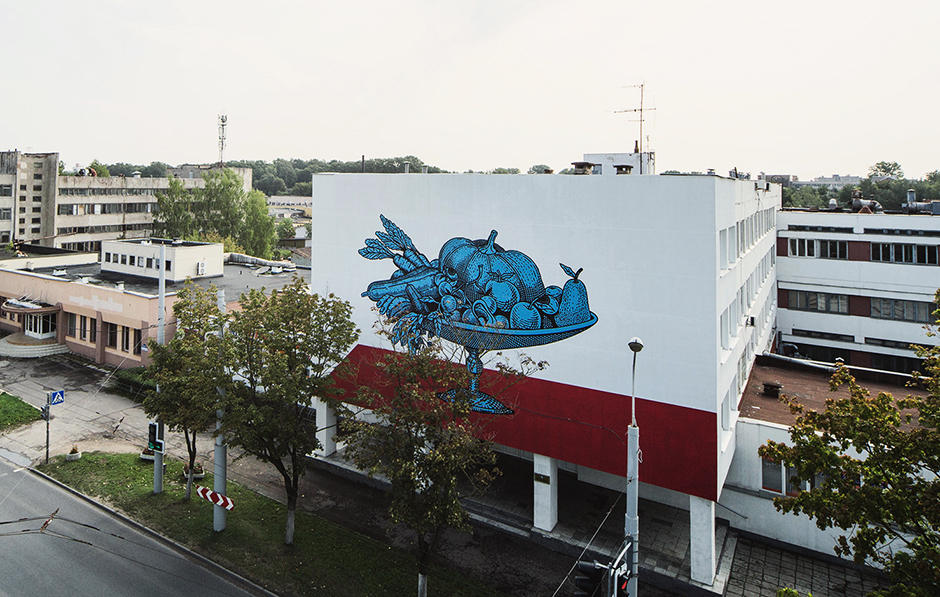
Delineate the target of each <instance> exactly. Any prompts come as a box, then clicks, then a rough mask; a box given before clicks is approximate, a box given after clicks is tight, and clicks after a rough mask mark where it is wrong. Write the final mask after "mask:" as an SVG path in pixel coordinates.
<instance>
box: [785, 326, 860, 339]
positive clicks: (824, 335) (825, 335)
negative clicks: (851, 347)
mask: <svg viewBox="0 0 940 597" xmlns="http://www.w3.org/2000/svg"><path fill="white" fill-rule="evenodd" d="M793 335H794V336H802V337H803V338H818V339H819V340H833V341H835V342H855V336H849V335H846V334H831V333H829V332H817V331H816V330H798V329H795V328H794V330H793Z"/></svg>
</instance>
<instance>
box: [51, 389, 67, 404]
mask: <svg viewBox="0 0 940 597" xmlns="http://www.w3.org/2000/svg"><path fill="white" fill-rule="evenodd" d="M48 394H49V404H62V403H63V402H65V390H53V391H51V392H49V393H48Z"/></svg>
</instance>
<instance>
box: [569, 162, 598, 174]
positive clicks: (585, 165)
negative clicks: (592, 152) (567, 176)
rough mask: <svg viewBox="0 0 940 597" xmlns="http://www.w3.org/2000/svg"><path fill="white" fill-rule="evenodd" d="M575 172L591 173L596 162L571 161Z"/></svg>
mask: <svg viewBox="0 0 940 597" xmlns="http://www.w3.org/2000/svg"><path fill="white" fill-rule="evenodd" d="M571 165H572V166H574V173H575V174H591V171H592V170H593V168H594V164H593V163H591V162H571Z"/></svg>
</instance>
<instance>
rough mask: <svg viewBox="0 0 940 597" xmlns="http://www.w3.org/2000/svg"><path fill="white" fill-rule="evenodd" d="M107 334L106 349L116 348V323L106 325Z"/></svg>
mask: <svg viewBox="0 0 940 597" xmlns="http://www.w3.org/2000/svg"><path fill="white" fill-rule="evenodd" d="M105 325H106V326H107V328H106V329H107V334H108V338H107V341H108V348H117V343H118V324H116V323H110V322H109V323H106V324H105Z"/></svg>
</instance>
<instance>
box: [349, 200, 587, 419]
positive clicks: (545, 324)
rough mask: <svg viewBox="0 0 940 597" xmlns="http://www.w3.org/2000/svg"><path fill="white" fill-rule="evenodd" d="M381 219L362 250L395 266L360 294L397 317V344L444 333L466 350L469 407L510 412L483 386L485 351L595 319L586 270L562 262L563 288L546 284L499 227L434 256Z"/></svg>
mask: <svg viewBox="0 0 940 597" xmlns="http://www.w3.org/2000/svg"><path fill="white" fill-rule="evenodd" d="M379 217H380V218H381V220H382V225H383V226H384V227H385V232H376V233H375V238H369V239H366V241H365V245H366V246H365V247H363V248H361V249H359V254H360V255H362V256H363V257H365V258H366V259H391V260H392V261H393V262H394V263H395V265H396V266H397V267H398V269H397V270H396V271H395V272H394V273H393V274H392V276H391V277H390V278H389V279H388V280H377V281H375V282H372V283H371V284H369V286H368V288H367V289H366V291H365V292H363V293H362V296H365V297H369V298H370V299H372V300H373V301H375V303H376V305H377V306H378V309H379V312H380V313H381V314H382V315H385V316H387V317H388V318H390V319H392V320H395V324H394V327H393V328H392V342H393V343H395V344H400V345H402V346H407V347H408V349H409V350H415V349H418V348H420V347H421V346H423V345H424V343H425V342H426V339H427V338H428V337H430V336H439V337H441V338H443V339H445V340H448V341H450V342H454V343H455V344H459V345H461V346H464V347H465V348H466V349H467V370H468V371H469V372H470V374H471V376H472V377H471V380H470V392H471V393H472V394H473V396H474V398H473V400H472V408H473V410H475V411H477V412H484V413H491V414H512V412H513V411H512V409H510V408H509V407H507V406H506V405H504V404H503V403H501V402H500V401H498V400H496V399H495V398H493V397H492V396H489V395H488V394H486V393H484V392H481V391H480V390H479V387H478V386H479V379H478V378H479V375H480V373H481V372H482V371H483V362H482V360H481V359H480V354H481V353H484V352H486V351H489V350H508V349H515V348H526V347H529V346H539V345H542V344H550V343H552V342H557V341H559V340H564V339H565V338H570V337H571V336H574V335H575V334H579V333H581V332H583V331H584V330H586V329H588V328H589V327H591V326H592V325H594V324H595V323H597V316H596V315H594V314H593V313H591V310H590V307H589V305H588V295H587V288H586V287H585V285H584V282H582V281H581V280H580V279H578V277H579V276H580V274H581V272H582V271H583V268H582V269H579V270H578V271H577V272H575V271H574V270H572V269H571V268H570V267H568V266H567V265H564V264H559V265H561V268H562V270H563V271H564V272H565V273H566V274H567V275H568V276H569V278H570V279H569V280H567V281H566V282H565V285H564V288H561V287H559V286H548V287H546V286H544V284H543V283H542V275H541V273H540V272H539V268H538V266H537V265H536V264H535V262H533V261H532V260H531V259H530V258H529V257H528V256H527V255H525V254H524V253H521V252H519V251H513V250H509V251H507V250H505V249H503V248H502V247H501V246H499V245H498V244H496V235H497V232H496V231H495V230H493V231H492V232H490V236H489V238H487V239H486V240H470V239H467V238H452V239H450V240H449V241H447V242H446V243H444V246H442V247H441V250H440V252H439V256H438V258H437V259H435V260H433V261H430V260H428V258H427V257H425V256H424V255H423V254H422V253H421V252H420V251H418V249H417V248H416V247H415V245H414V243H413V242H412V240H411V238H409V237H408V235H407V234H405V233H404V231H402V229H401V228H399V227H398V226H396V225H395V223H394V222H392V221H391V220H389V219H388V218H386V217H385V216H384V215H380V216H379ZM455 393H456V390H450V391H449V392H446V393H445V394H444V395H442V396H441V397H442V398H444V399H447V398H451V399H452V398H453V397H454V394H455Z"/></svg>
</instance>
